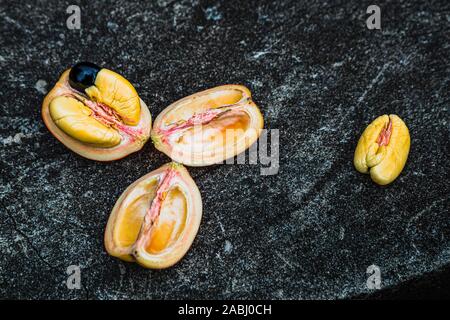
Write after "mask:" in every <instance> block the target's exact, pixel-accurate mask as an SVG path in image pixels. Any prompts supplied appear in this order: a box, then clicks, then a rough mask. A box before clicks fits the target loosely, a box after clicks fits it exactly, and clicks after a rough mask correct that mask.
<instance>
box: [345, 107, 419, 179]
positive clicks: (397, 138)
mask: <svg viewBox="0 0 450 320" xmlns="http://www.w3.org/2000/svg"><path fill="white" fill-rule="evenodd" d="M389 121H391V126H392V130H391V131H392V132H391V134H390V137H389V139H388V143H387V145H382V143H380V144H379V143H378V142H377V140H378V139H379V137H380V134H382V131H383V130H385V129H386V128H387V127H388V125H389ZM410 143H411V139H410V136H409V130H408V128H407V127H406V125H405V123H404V122H403V121H402V119H400V118H399V117H398V116H397V115H389V116H388V115H382V116H380V117H378V118H377V119H375V120H374V121H373V122H372V123H371V124H370V125H369V126H368V127H367V128H366V129H365V130H364V132H363V134H362V135H361V138H360V139H359V141H358V145H357V147H356V150H355V156H354V159H353V163H354V165H355V168H356V170H358V171H359V172H361V173H370V177H371V178H372V180H373V181H374V182H376V183H377V184H379V185H386V184H389V183H391V182H392V181H394V180H395V179H396V178H397V177H398V176H399V174H400V173H401V172H402V170H403V167H404V166H405V163H406V160H407V159H408V154H409V148H410Z"/></svg>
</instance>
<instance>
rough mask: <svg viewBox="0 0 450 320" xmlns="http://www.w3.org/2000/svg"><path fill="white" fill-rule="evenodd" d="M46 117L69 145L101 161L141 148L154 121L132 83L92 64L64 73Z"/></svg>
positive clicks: (46, 105) (47, 103) (45, 107)
mask: <svg viewBox="0 0 450 320" xmlns="http://www.w3.org/2000/svg"><path fill="white" fill-rule="evenodd" d="M42 118H43V119H44V122H45V125H46V126H47V128H48V129H49V130H50V132H51V133H52V134H53V135H54V136H55V137H56V138H57V139H58V140H59V141H61V142H62V143H63V144H64V145H65V146H66V147H68V148H69V149H71V150H72V151H74V152H76V153H78V154H79V155H81V156H83V157H86V158H88V159H92V160H99V161H111V160H116V159H120V158H123V157H125V156H127V155H128V154H130V153H132V152H136V151H138V150H140V149H141V148H142V147H143V145H144V144H145V142H147V140H148V138H149V137H150V129H151V121H152V119H151V115H150V111H149V110H148V108H147V106H146V104H145V103H144V102H143V101H142V100H141V99H140V98H139V96H138V94H137V92H136V90H135V89H134V87H133V86H132V85H131V83H130V82H128V80H126V79H125V78H124V77H122V76H121V75H119V74H117V73H115V72H113V71H111V70H108V69H103V68H100V67H98V66H96V65H95V64H92V63H89V62H81V63H78V64H76V65H75V66H74V67H73V68H71V69H69V70H66V71H65V72H64V73H63V74H62V75H61V77H60V79H59V80H58V82H57V83H56V84H55V86H54V87H53V89H52V90H51V91H50V92H49V93H48V94H47V96H46V97H45V99H44V102H43V103H42Z"/></svg>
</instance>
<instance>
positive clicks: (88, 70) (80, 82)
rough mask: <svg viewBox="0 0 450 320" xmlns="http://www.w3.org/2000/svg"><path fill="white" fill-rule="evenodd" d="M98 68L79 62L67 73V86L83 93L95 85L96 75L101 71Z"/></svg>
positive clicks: (88, 63)
mask: <svg viewBox="0 0 450 320" xmlns="http://www.w3.org/2000/svg"><path fill="white" fill-rule="evenodd" d="M101 69H102V68H100V67H99V66H97V65H95V64H93V63H90V62H79V63H77V64H76V65H74V66H73V67H72V69H71V70H70V73H69V84H70V86H71V87H72V88H74V89H76V90H78V91H81V92H84V89H86V88H89V87H90V86H92V85H93V84H94V83H95V78H96V77H97V73H98V72H99V71H100V70H101Z"/></svg>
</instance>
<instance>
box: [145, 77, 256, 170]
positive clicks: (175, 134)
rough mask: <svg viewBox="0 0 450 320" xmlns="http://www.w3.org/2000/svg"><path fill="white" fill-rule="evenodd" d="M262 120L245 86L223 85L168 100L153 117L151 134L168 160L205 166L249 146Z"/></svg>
mask: <svg viewBox="0 0 450 320" xmlns="http://www.w3.org/2000/svg"><path fill="white" fill-rule="evenodd" d="M263 123H264V121H263V117H262V115H261V112H260V110H259V108H258V107H257V106H256V104H255V103H254V102H253V101H252V98H251V93H250V91H249V90H248V89H247V88H246V87H244V86H241V85H224V86H219V87H215V88H212V89H209V90H205V91H202V92H199V93H195V94H193V95H190V96H188V97H185V98H183V99H181V100H178V101H176V102H174V103H172V104H171V105H170V106H168V107H167V108H166V109H164V110H163V111H162V112H161V113H160V114H159V115H158V117H157V118H156V119H155V122H154V125H153V129H152V132H151V137H152V141H153V143H154V144H155V147H156V148H157V149H158V150H160V151H162V152H164V153H165V154H166V155H168V156H169V157H170V158H171V159H172V160H174V161H177V162H180V163H183V164H186V165H189V166H206V165H211V164H216V163H220V162H222V161H224V160H225V159H228V158H231V157H234V156H235V155H237V154H239V153H241V152H243V151H245V150H246V149H247V148H249V147H250V146H251V145H252V144H253V143H254V142H255V141H256V140H257V139H258V137H259V136H260V134H261V130H262V128H263Z"/></svg>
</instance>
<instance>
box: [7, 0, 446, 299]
mask: <svg viewBox="0 0 450 320" xmlns="http://www.w3.org/2000/svg"><path fill="white" fill-rule="evenodd" d="M76 2H77V3H78V4H79V6H80V8H81V29H80V30H69V29H68V28H67V27H66V19H67V17H68V16H69V14H67V13H66V8H67V5H68V4H66V3H64V2H60V1H49V0H44V1H39V3H35V2H34V1H2V2H1V4H0V30H1V33H2V37H1V38H0V66H1V70H2V71H1V73H2V74H3V78H2V79H1V80H0V83H1V86H2V88H3V89H2V90H1V93H0V95H1V99H0V101H1V111H0V112H1V122H0V139H1V140H0V148H1V149H0V150H1V151H0V154H1V178H0V179H1V180H0V182H1V183H0V203H1V209H0V254H1V256H2V258H1V259H0V298H43V299H50V298H56V299H59V298H64V299H66V298H69V299H72V298H87V299H109V298H111V299H124V298H129V299H166V298H167V299H169V298H171V299H175V298H225V299H227V298H273V299H303V298H352V297H357V296H360V295H364V294H369V293H371V292H373V290H371V289H369V288H367V286H366V280H367V278H368V274H366V270H367V268H368V266H370V265H376V266H378V267H379V268H380V271H381V277H382V278H381V287H382V288H389V287H393V286H397V285H401V284H402V283H404V282H406V281H410V280H411V279H415V278H417V277H419V278H420V277H421V276H423V275H426V274H427V273H428V272H437V271H439V270H440V269H441V268H445V267H448V265H449V263H450V219H449V205H450V201H449V193H450V185H449V183H448V180H449V174H448V173H449V160H450V159H449V158H450V157H449V155H450V148H449V132H450V130H449V108H448V104H449V87H450V85H449V84H450V77H449V75H450V68H449V56H450V50H449V48H450V41H449V33H448V27H449V20H450V15H449V12H450V10H449V9H450V7H449V4H448V2H447V1H443V0H442V1H432V2H431V3H428V4H425V3H422V2H421V1H413V2H411V1H378V2H377V3H376V4H377V5H379V6H380V8H381V19H382V20H381V26H382V29H381V30H368V29H367V28H366V18H367V17H368V14H366V8H367V7H368V6H369V5H370V4H372V1H370V2H367V1H363V2H361V1H335V2H334V1H333V2H329V3H328V2H323V1H306V2H300V1H279V2H273V3H272V2H269V1H262V2H261V1H192V2H191V1H151V3H150V1H149V2H148V3H145V4H144V3H140V2H137V1H136V2H132V1H117V2H115V3H110V2H108V3H106V2H105V3H104V2H100V1H96V2H93V1H76ZM82 60H88V61H92V62H94V63H97V64H100V65H102V66H105V67H108V68H110V69H114V70H115V71H118V72H120V73H121V74H123V75H124V76H125V77H126V78H128V79H129V80H130V81H131V82H132V83H133V84H134V85H135V87H136V89H137V90H138V92H139V94H140V96H141V98H142V99H143V100H144V101H145V102H146V103H147V104H148V105H149V107H150V111H151V113H152V115H153V117H154V118H155V117H156V115H158V113H159V112H161V111H162V110H163V109H164V108H165V107H166V106H167V105H169V104H170V103H171V102H173V101H175V100H177V99H180V98H182V97H184V96H186V95H188V94H191V93H194V92H197V91H200V90H203V89H207V88H210V87H213V86H216V85H221V84H227V83H239V84H244V85H246V86H247V87H248V88H250V90H251V91H252V93H253V97H254V100H255V101H256V103H257V104H258V105H259V106H260V108H261V111H262V113H263V115H264V120H265V127H266V128H268V129H279V132H280V146H279V151H280V167H279V172H278V174H275V175H267V176H264V175H261V174H260V169H261V167H263V165H261V164H258V165H250V164H242V165H215V166H211V167H203V168H189V171H190V173H191V175H192V177H193V179H194V180H195V181H196V182H197V184H198V186H199V189H200V191H201V194H202V197H203V205H204V210H203V211H204V214H203V220H202V223H201V226H200V230H199V233H198V235H197V237H196V239H195V241H194V243H193V246H192V247H191V249H190V251H189V252H188V254H187V255H186V256H185V258H184V259H183V260H182V261H181V262H180V263H178V264H177V265H176V266H174V267H173V268H170V269H167V270H161V271H153V270H146V269H143V268H141V267H139V266H137V265H136V264H131V263H126V262H122V261H120V260H118V259H115V258H112V257H110V256H109V255H107V253H106V252H105V250H104V247H103V232H104V229H105V225H106V222H107V219H108V216H109V213H110V211H111V209H112V207H113V205H114V203H115V201H116V199H117V198H118V196H119V195H120V194H121V193H122V191H123V190H124V189H125V188H126V187H127V186H128V185H129V184H130V183H132V182H133V181H135V180H136V179H137V178H139V177H140V176H142V175H144V174H146V173H147V172H149V171H151V170H153V169H156V168H158V167H159V166H161V165H162V164H164V163H166V162H168V161H169V159H168V158H167V157H166V156H165V155H164V154H162V153H160V152H158V151H157V150H156V149H155V148H154V146H153V145H152V143H147V144H146V145H145V147H144V148H143V149H142V150H141V151H140V152H138V153H135V154H133V155H131V156H128V157H126V158H125V159H122V160H119V161H116V162H113V163H99V162H95V161H90V160H87V159H84V158H81V157H80V156H78V155H77V154H75V153H73V152H71V151H70V150H68V149H67V148H65V147H64V145H62V144H61V143H59V142H58V141H57V140H56V139H55V138H54V137H53V136H52V135H51V134H50V133H49V131H48V130H47V129H46V127H45V125H44V123H43V121H42V119H41V116H40V108H41V103H42V100H43V98H44V95H45V93H46V92H48V90H50V89H51V87H52V86H53V84H54V83H55V82H56V80H57V79H58V77H59V75H60V73H61V72H62V71H63V70H64V69H66V68H68V67H70V66H71V65H72V64H73V63H75V62H78V61H82ZM384 113H396V114H398V115H400V116H401V117H402V119H403V120H404V121H405V122H406V124H407V125H408V127H409V129H410V133H411V152H410V154H409V159H408V162H407V164H406V167H405V169H404V170H403V172H402V174H401V175H400V177H399V178H398V179H397V180H396V181H395V182H394V183H392V184H391V185H389V186H387V187H379V186H377V185H375V184H374V183H373V182H372V181H371V180H370V178H369V177H368V176H365V175H361V174H359V173H358V172H356V170H355V169H354V167H353V164H352V159H353V152H354V149H355V147H356V143H357V141H358V138H359V136H360V134H361V132H362V131H363V130H364V128H365V126H366V125H367V124H368V123H370V122H371V121H372V120H373V119H374V118H375V117H377V116H379V115H381V114H384ZM70 265H78V266H79V267H80V270H81V289H79V290H76V289H75V290H69V289H68V288H67V286H66V279H67V277H68V274H67V273H66V271H67V267H68V266H70Z"/></svg>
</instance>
